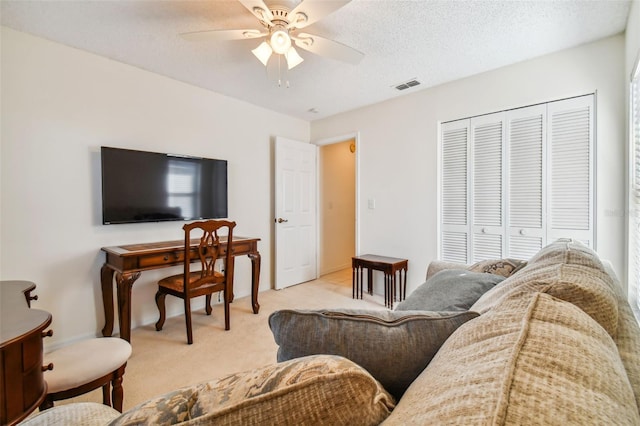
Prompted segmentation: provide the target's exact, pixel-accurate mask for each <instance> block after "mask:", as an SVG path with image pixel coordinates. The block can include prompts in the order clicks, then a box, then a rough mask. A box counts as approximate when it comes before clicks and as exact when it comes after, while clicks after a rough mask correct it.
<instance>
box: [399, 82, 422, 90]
mask: <svg viewBox="0 0 640 426" xmlns="http://www.w3.org/2000/svg"><path fill="white" fill-rule="evenodd" d="M418 84H420V82H419V81H418V80H416V79H413V80H409V81H407V82H405V83H401V84H398V85H397V86H395V88H396V90H405V89H409V88H411V87H413V86H417V85H418Z"/></svg>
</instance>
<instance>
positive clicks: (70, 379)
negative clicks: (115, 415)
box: [40, 337, 131, 412]
mask: <svg viewBox="0 0 640 426" xmlns="http://www.w3.org/2000/svg"><path fill="white" fill-rule="evenodd" d="M130 356H131V345H130V344H129V342H127V341H126V340H123V339H120V338H117V337H102V338H96V339H88V340H83V341H80V342H78V343H74V344H71V345H68V346H65V347H63V348H61V349H58V350H55V351H53V352H50V353H48V354H45V363H51V364H53V369H52V370H48V371H46V372H45V374H44V379H45V380H46V382H47V386H48V389H47V396H46V398H45V400H44V402H43V403H42V404H41V405H40V409H41V410H45V409H47V408H51V407H52V406H53V402H54V401H57V400H60V399H67V398H73V397H74V396H78V395H82V394H84V393H87V392H89V391H92V390H94V389H97V388H99V387H102V402H103V404H104V405H109V406H111V396H110V394H109V389H110V387H111V386H113V392H112V395H113V408H115V409H116V410H118V411H120V412H122V401H123V390H122V376H123V375H124V369H125V367H126V365H127V361H128V360H129V357H130Z"/></svg>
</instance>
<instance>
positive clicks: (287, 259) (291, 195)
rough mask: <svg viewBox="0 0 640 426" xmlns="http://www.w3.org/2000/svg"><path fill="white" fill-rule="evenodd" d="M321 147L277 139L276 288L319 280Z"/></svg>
mask: <svg viewBox="0 0 640 426" xmlns="http://www.w3.org/2000/svg"><path fill="white" fill-rule="evenodd" d="M317 152H318V151H317V147H316V146H315V145H312V144H309V143H303V142H298V141H294V140H290V139H285V138H281V137H276V143H275V203H274V204H275V222H276V223H275V228H276V276H275V288H276V289H282V288H285V287H289V286H292V285H294V284H299V283H302V282H305V281H309V280H313V279H315V278H317V272H316V271H317V260H316V259H317V256H316V250H317V242H316V239H317V212H316V193H317V185H316V182H317V173H316V167H317V166H316V157H317Z"/></svg>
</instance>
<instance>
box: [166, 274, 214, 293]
mask: <svg viewBox="0 0 640 426" xmlns="http://www.w3.org/2000/svg"><path fill="white" fill-rule="evenodd" d="M214 275H215V277H216V278H219V279H220V282H224V274H222V273H220V272H218V271H215V272H214ZM201 276H202V274H201V273H200V271H194V272H191V273H190V274H189V281H190V282H194V281H196V280H198V279H200V278H201ZM158 285H159V286H161V287H164V288H168V289H171V290H174V291H182V289H184V274H179V275H172V276H170V277H166V278H163V279H161V280H160V281H158ZM210 285H213V284H205V285H204V286H202V287H208V286H210Z"/></svg>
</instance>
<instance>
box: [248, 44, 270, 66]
mask: <svg viewBox="0 0 640 426" xmlns="http://www.w3.org/2000/svg"><path fill="white" fill-rule="evenodd" d="M251 53H253V54H254V55H255V56H256V58H258V60H259V61H260V62H262V64H263V65H264V66H265V67H266V66H267V62H269V58H270V57H271V54H272V53H273V50H272V49H271V46H269V43H267V42H266V41H263V42H262V43H260V46H258V47H256V48H255V49H253V50H252V51H251Z"/></svg>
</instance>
